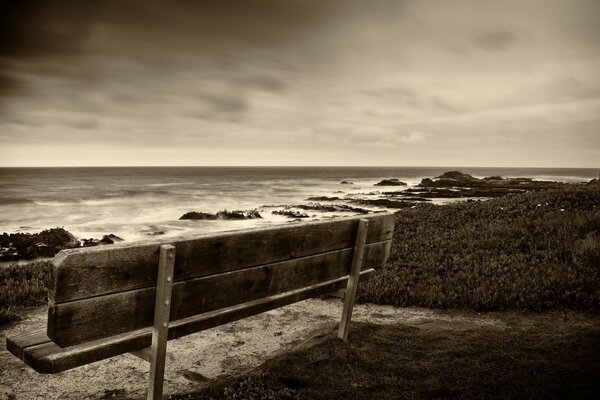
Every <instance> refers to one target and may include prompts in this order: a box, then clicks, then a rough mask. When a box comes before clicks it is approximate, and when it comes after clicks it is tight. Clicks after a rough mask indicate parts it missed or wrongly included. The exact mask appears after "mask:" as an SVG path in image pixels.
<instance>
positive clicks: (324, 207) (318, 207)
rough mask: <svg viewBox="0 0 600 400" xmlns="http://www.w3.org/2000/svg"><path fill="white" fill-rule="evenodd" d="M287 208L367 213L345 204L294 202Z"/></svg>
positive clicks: (364, 210)
mask: <svg viewBox="0 0 600 400" xmlns="http://www.w3.org/2000/svg"><path fill="white" fill-rule="evenodd" d="M287 207H288V208H298V209H300V210H306V211H321V212H354V213H358V214H368V213H370V211H369V210H366V209H364V208H359V207H352V206H349V205H347V204H320V203H312V204H296V205H291V206H287Z"/></svg>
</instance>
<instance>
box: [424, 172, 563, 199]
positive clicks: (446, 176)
mask: <svg viewBox="0 0 600 400" xmlns="http://www.w3.org/2000/svg"><path fill="white" fill-rule="evenodd" d="M564 185H565V184H564V183H561V182H552V181H535V180H533V179H531V178H503V177H501V176H490V177H486V178H483V179H479V178H475V177H473V176H471V175H469V174H465V173H462V172H460V171H448V172H444V173H443V174H442V175H440V176H437V177H435V178H434V179H430V178H425V179H423V180H421V183H419V184H418V185H417V186H418V187H419V188H428V189H429V190H427V191H418V192H416V193H418V194H419V195H420V196H422V197H449V198H456V197H498V196H504V195H506V194H510V193H519V192H521V191H530V190H545V189H553V188H559V187H564ZM431 188H433V189H435V190H432V189H431ZM441 188H453V189H455V192H458V193H450V192H448V191H442V190H440V189H441ZM467 189H469V190H467ZM471 189H478V190H471ZM446 195H447V196H446Z"/></svg>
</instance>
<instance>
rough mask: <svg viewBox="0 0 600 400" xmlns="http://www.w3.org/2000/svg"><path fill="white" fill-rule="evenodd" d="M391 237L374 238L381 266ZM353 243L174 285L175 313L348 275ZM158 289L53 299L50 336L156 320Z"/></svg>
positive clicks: (59, 339)
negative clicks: (61, 301)
mask: <svg viewBox="0 0 600 400" xmlns="http://www.w3.org/2000/svg"><path fill="white" fill-rule="evenodd" d="M390 243H391V241H389V240H388V241H385V242H378V243H371V244H369V245H367V246H366V249H365V265H366V266H367V267H375V268H378V267H380V265H381V263H382V262H383V259H384V258H385V255H386V254H387V253H388V252H389V247H390ZM352 252H353V250H352V249H344V250H339V251H335V252H329V253H323V254H319V255H316V256H310V257H303V258H298V259H294V260H289V261H284V262H279V263H274V264H267V265H263V266H259V267H253V268H247V269H243V270H239V271H231V272H225V273H221V274H216V275H211V276H206V277H201V278H194V279H190V280H186V281H180V282H176V283H175V284H174V285H173V296H172V306H171V319H172V320H176V319H181V318H186V317H189V316H192V315H196V314H201V313H205V312H208V311H212V310H217V309H220V308H225V307H229V306H232V305H235V304H240V303H245V302H248V301H253V300H257V299H260V298H263V297H268V296H272V295H275V294H279V293H284V292H287V291H290V290H295V289H299V288H301V287H305V286H310V285H314V284H317V283H319V282H323V281H327V280H331V279H335V278H338V277H341V276H345V275H347V274H348V273H349V271H350V264H351V260H352ZM154 299H155V289H154V288H153V287H151V288H145V289H136V290H131V291H127V292H121V293H115V294H110V295H105V296H98V297H94V298H90V299H84V300H77V301H73V302H67V303H61V304H55V305H51V306H50V307H49V309H48V337H49V338H51V339H52V340H53V341H54V342H55V343H56V344H58V345H59V346H62V347H67V346H72V345H75V344H78V343H82V342H85V341H88V340H95V339H99V338H104V337H108V336H112V335H116V334H120V333H124V332H128V331H133V330H137V329H141V328H145V327H148V326H151V325H152V318H153V310H154Z"/></svg>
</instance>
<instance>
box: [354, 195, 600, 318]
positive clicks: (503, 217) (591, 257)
mask: <svg viewBox="0 0 600 400" xmlns="http://www.w3.org/2000/svg"><path fill="white" fill-rule="evenodd" d="M599 239H600V188H598V187H590V186H588V187H584V186H570V187H567V188H565V189H556V190H548V191H543V192H529V193H522V194H515V195H510V196H507V197H504V198H498V199H491V200H488V201H475V202H469V203H454V204H449V205H444V206H436V205H432V204H419V205H418V206H417V207H415V208H412V209H406V210H402V211H400V212H398V213H396V226H395V231H394V238H393V245H392V249H391V253H390V257H389V260H388V262H387V263H386V265H385V266H384V267H383V268H382V270H381V271H379V272H378V274H377V276H376V277H375V278H374V279H372V280H371V281H369V282H366V283H364V284H362V285H360V286H359V292H358V301H361V302H373V303H377V304H390V305H394V306H424V307H434V308H446V307H465V308H471V309H475V310H505V309H530V310H536V311H537V310H544V309H550V308H572V309H584V310H591V311H594V312H598V311H599V310H600V240H599Z"/></svg>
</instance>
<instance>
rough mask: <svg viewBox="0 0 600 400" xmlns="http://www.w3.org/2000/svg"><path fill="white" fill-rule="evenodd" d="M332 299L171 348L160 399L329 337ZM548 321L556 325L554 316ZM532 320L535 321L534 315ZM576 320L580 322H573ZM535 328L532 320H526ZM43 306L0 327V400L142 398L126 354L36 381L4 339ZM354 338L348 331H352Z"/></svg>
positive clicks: (137, 364)
mask: <svg viewBox="0 0 600 400" xmlns="http://www.w3.org/2000/svg"><path fill="white" fill-rule="evenodd" d="M341 306H342V305H341V302H340V301H339V300H338V299H329V300H318V299H312V300H307V301H304V302H300V303H297V304H293V305H290V306H287V307H284V308H281V309H278V310H273V311H269V312H267V313H264V314H261V315H257V316H254V317H251V318H247V319H244V320H241V321H237V322H234V323H230V324H227V325H223V326H221V327H217V328H214V329H210V330H207V331H204V332H200V333H197V334H194V335H190V336H187V337H184V338H181V339H178V340H174V341H171V342H169V347H168V355H167V365H166V373H165V394H167V395H168V394H173V393H185V392H188V391H192V390H198V388H199V387H201V386H202V385H205V384H207V383H208V382H210V381H212V380H215V379H219V378H222V377H230V376H235V375H239V374H243V373H245V372H247V371H249V370H251V369H253V368H255V367H257V366H258V365H260V364H261V363H263V362H264V361H265V360H268V359H270V358H272V357H273V356H275V355H277V354H279V353H281V352H284V351H286V350H289V349H291V348H295V347H297V346H299V345H301V344H303V343H306V342H307V341H310V339H311V338H315V337H319V336H324V335H325V336H328V335H333V334H334V329H335V326H336V324H337V323H338V321H339V317H340V314H341ZM515 315H516V314H507V313H502V314H499V313H489V314H481V315H479V314H477V313H473V312H457V311H435V310H429V309H421V308H394V307H390V306H376V305H372V304H366V305H357V306H356V307H355V309H354V317H353V320H354V321H357V322H370V323H374V324H386V325H387V324H395V323H402V324H406V325H408V326H415V327H418V328H419V329H427V330H430V329H433V330H437V329H443V330H465V329H473V328H477V327H487V328H492V329H500V330H502V329H506V328H507V326H508V325H510V324H512V323H513V322H514V321H515V320H517V321H518V323H519V324H527V323H528V321H529V320H530V318H529V317H528V316H523V315H520V316H519V315H517V316H515ZM545 315H546V318H554V319H557V320H560V319H562V315H561V314H560V313H553V314H551V315H549V316H548V314H545ZM533 318H535V315H534V317H533ZM577 321H578V322H577ZM532 323H533V322H532ZM570 323H571V324H575V325H574V326H577V325H576V324H577V323H579V324H580V325H581V324H583V325H590V324H598V323H599V320H598V318H596V317H590V316H587V315H579V316H577V315H576V318H575V319H573V318H571V320H570ZM45 324H46V317H45V308H38V309H35V310H31V311H28V312H26V313H25V314H24V315H23V319H22V321H19V322H16V323H12V324H9V325H5V326H3V327H0V341H1V345H0V400H9V399H10V400H21V399H23V400H25V399H49V400H50V399H142V398H144V396H145V391H146V385H147V378H148V365H147V364H146V363H145V362H143V361H141V360H139V359H138V358H137V357H134V356H132V355H129V354H125V355H121V356H118V357H114V358H112V359H109V360H104V361H100V362H97V363H94V364H91V365H86V366H83V367H80V368H76V369H73V370H70V371H66V372H63V373H59V374H54V375H42V374H38V373H37V372H35V371H33V370H32V369H30V368H29V367H27V366H25V365H24V364H22V363H21V362H20V361H19V360H18V359H17V358H15V357H14V356H13V355H11V354H10V353H8V352H7V351H6V337H7V336H13V335H17V334H19V333H21V332H24V331H28V330H31V329H39V328H42V327H43V326H45ZM350 334H352V331H350Z"/></svg>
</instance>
